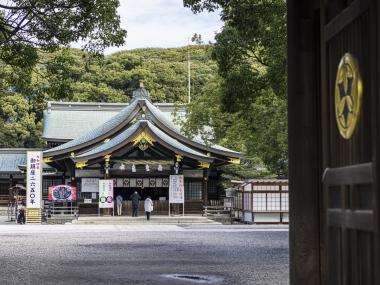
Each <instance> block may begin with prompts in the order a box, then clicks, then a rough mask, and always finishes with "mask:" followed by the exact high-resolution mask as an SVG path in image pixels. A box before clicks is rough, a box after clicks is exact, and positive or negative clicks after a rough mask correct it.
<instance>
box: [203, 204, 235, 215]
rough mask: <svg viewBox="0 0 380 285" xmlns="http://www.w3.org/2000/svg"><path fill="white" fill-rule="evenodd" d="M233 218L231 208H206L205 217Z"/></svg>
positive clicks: (204, 209)
mask: <svg viewBox="0 0 380 285" xmlns="http://www.w3.org/2000/svg"><path fill="white" fill-rule="evenodd" d="M226 215H227V216H229V217H230V216H231V208H226V207H224V206H204V207H203V216H206V217H214V216H226Z"/></svg>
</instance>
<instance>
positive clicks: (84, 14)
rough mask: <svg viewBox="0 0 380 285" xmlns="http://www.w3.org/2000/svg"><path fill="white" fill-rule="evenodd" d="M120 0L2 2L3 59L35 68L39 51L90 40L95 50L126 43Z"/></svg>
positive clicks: (0, 39) (0, 50)
mask: <svg viewBox="0 0 380 285" xmlns="http://www.w3.org/2000/svg"><path fill="white" fill-rule="evenodd" d="M118 6H119V1H118V0H96V1H82V0H43V1H40V0H38V1H37V0H28V1H24V0H20V1H19V0H12V1H6V2H4V1H3V2H2V3H0V47H1V48H0V59H1V60H3V61H4V62H5V63H7V64H10V65H13V66H18V67H24V68H31V67H33V66H34V65H35V64H36V63H37V60H38V50H37V48H39V49H43V50H48V51H51V50H54V49H56V48H58V47H60V46H67V45H68V44H70V43H71V42H77V41H80V40H83V41H86V42H87V44H86V45H85V46H84V47H85V48H86V49H87V50H88V51H90V52H92V53H99V52H102V51H103V49H104V48H105V47H108V46H112V45H116V46H120V45H122V44H123V43H124V39H125V36H126V31H125V30H123V29H121V28H120V18H119V16H118V15H117V7H118Z"/></svg>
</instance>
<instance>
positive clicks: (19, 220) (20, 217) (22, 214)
mask: <svg viewBox="0 0 380 285" xmlns="http://www.w3.org/2000/svg"><path fill="white" fill-rule="evenodd" d="M17 223H18V224H25V209H24V208H21V209H20V210H19V214H18V216H17Z"/></svg>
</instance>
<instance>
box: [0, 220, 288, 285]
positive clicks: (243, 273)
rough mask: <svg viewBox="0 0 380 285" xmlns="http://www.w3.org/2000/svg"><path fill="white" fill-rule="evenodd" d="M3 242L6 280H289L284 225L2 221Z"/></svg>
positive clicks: (0, 270) (0, 253)
mask: <svg viewBox="0 0 380 285" xmlns="http://www.w3.org/2000/svg"><path fill="white" fill-rule="evenodd" d="M0 244H1V245H2V246H1V247H0V264H1V266H0V284H33V285H34V284H147V285H149V284H155V285H157V284H158V285H160V284H167V285H170V284H184V285H186V284H189V285H191V284H200V282H202V281H203V283H202V284H244V285H249V284H270V285H272V284H288V232H287V228H286V227H283V226H279V227H277V226H274V227H257V226H245V225H231V226H230V225H220V226H218V225H194V226H176V225H1V226H0ZM170 274H179V275H182V277H185V278H182V279H181V278H180V279H176V278H174V277H173V275H170ZM197 278H198V279H197ZM207 280H208V283H207V282H206V281H207ZM196 282H198V283H196Z"/></svg>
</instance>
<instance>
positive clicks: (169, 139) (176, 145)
mask: <svg viewBox="0 0 380 285" xmlns="http://www.w3.org/2000/svg"><path fill="white" fill-rule="evenodd" d="M148 126H149V128H150V130H151V131H152V132H153V133H154V134H155V135H156V136H158V137H159V138H160V139H161V140H162V141H163V142H165V143H168V144H170V145H171V146H173V147H174V148H176V149H177V150H179V151H180V152H183V153H189V154H192V155H194V156H199V157H200V158H203V159H205V160H207V161H212V160H214V158H212V157H209V156H207V155H205V154H203V153H200V152H198V151H196V150H193V149H192V148H189V147H188V146H186V145H184V144H182V143H181V142H179V141H178V140H176V139H174V138H172V137H170V136H168V135H167V134H166V133H164V132H163V131H161V130H160V129H159V128H157V127H156V126H155V125H153V124H152V123H150V122H148Z"/></svg>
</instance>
